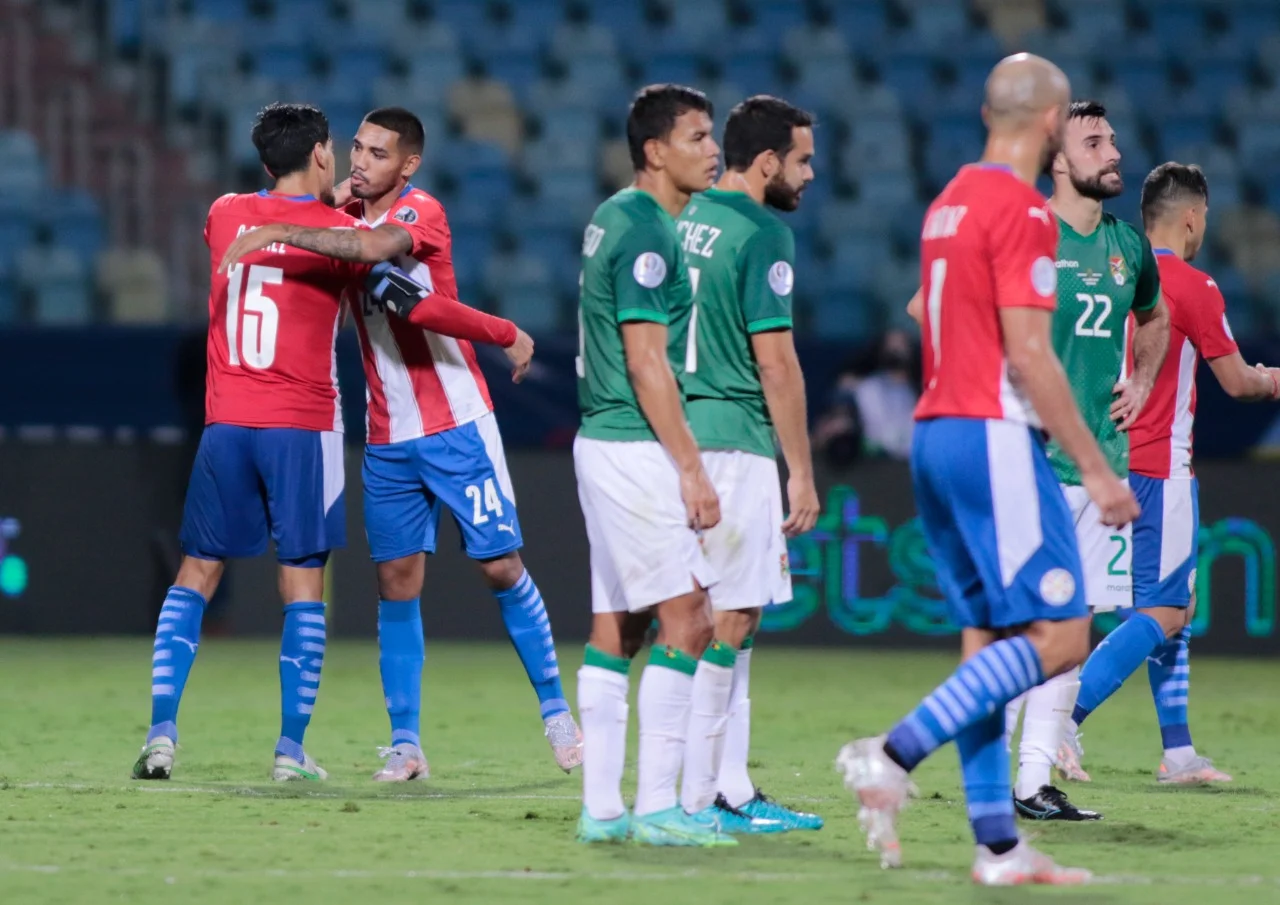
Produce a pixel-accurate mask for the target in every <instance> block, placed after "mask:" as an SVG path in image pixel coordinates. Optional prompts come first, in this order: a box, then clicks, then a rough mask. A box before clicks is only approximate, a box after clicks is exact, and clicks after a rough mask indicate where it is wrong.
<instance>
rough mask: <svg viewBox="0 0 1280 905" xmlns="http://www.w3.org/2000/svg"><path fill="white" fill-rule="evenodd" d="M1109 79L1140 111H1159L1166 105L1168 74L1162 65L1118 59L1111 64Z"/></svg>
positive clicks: (1168, 89) (1168, 90) (1168, 91)
mask: <svg viewBox="0 0 1280 905" xmlns="http://www.w3.org/2000/svg"><path fill="white" fill-rule="evenodd" d="M1111 77H1112V80H1113V81H1114V82H1115V83H1117V84H1119V85H1120V86H1122V87H1123V88H1124V90H1125V93H1127V94H1128V95H1129V97H1130V99H1131V100H1133V102H1134V103H1135V104H1136V105H1137V107H1138V109H1140V110H1143V111H1148V112H1153V111H1159V110H1162V109H1164V108H1165V107H1166V106H1167V104H1168V99H1169V95H1170V87H1169V72H1168V70H1167V69H1166V68H1165V66H1164V64H1163V63H1156V62H1139V61H1131V60H1126V59H1119V60H1117V61H1116V62H1115V63H1114V64H1113V68H1112V72H1111Z"/></svg>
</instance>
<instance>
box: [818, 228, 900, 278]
mask: <svg viewBox="0 0 1280 905" xmlns="http://www.w3.org/2000/svg"><path fill="white" fill-rule="evenodd" d="M889 255H890V248H889V240H888V239H887V238H885V237H884V236H866V235H857V234H852V235H847V236H841V237H840V238H839V239H837V240H836V241H835V242H834V243H833V245H832V250H831V266H830V268H829V269H828V270H827V274H826V277H827V287H826V288H827V291H828V292H868V291H870V290H871V289H872V288H873V287H874V286H875V283H876V272H877V271H878V270H879V268H880V265H881V263H882V262H884V261H885V260H886V259H888V258H889Z"/></svg>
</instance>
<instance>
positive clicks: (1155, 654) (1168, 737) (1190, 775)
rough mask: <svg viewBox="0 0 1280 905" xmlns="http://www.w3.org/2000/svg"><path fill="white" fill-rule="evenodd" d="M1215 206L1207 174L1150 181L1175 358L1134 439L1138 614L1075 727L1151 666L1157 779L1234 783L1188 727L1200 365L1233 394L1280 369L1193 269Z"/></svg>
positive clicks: (1084, 692) (1175, 173) (1145, 216)
mask: <svg viewBox="0 0 1280 905" xmlns="http://www.w3.org/2000/svg"><path fill="white" fill-rule="evenodd" d="M1208 208H1209V184H1208V182H1207V181H1206V180H1205V177H1204V173H1202V172H1201V171H1200V168H1199V167H1195V166H1185V165H1183V164H1180V163H1165V164H1161V165H1160V166H1158V167H1156V168H1155V169H1154V170H1152V171H1151V173H1150V175H1148V176H1147V179H1146V181H1145V182H1144V183H1143V186H1142V221H1143V224H1144V225H1145V227H1146V230H1147V238H1148V239H1149V241H1150V242H1151V245H1152V246H1153V247H1154V248H1155V255H1156V262H1157V264H1158V265H1159V267H1160V282H1161V284H1162V285H1163V287H1164V298H1165V303H1166V304H1167V305H1168V307H1169V318H1170V328H1169V355H1168V356H1167V357H1166V358H1165V362H1164V366H1163V367H1162V368H1161V369H1160V372H1159V374H1158V375H1157V377H1156V382H1155V386H1154V388H1153V389H1152V392H1151V398H1150V399H1149V400H1148V402H1147V405H1146V406H1145V407H1144V408H1143V410H1142V414H1141V415H1139V416H1138V420H1137V422H1136V423H1135V424H1134V425H1133V430H1132V431H1131V432H1130V442H1131V444H1132V454H1131V458H1130V462H1129V467H1130V470H1131V472H1132V475H1131V478H1130V481H1131V483H1132V485H1133V490H1134V494H1135V495H1136V496H1137V498H1138V501H1139V502H1140V503H1141V505H1142V515H1141V516H1139V517H1138V519H1137V521H1135V522H1134V524H1133V605H1134V609H1135V612H1134V613H1133V615H1132V616H1130V618H1129V619H1127V620H1126V621H1125V622H1124V623H1123V624H1121V625H1120V626H1119V627H1118V628H1117V629H1116V630H1115V631H1113V632H1112V633H1111V634H1110V635H1108V636H1107V643H1106V644H1104V645H1101V646H1099V647H1098V649H1097V650H1095V651H1094V652H1093V654H1092V656H1090V657H1089V659H1088V661H1086V662H1085V665H1084V669H1083V670H1082V672H1081V674H1080V695H1079V697H1078V698H1077V700H1076V704H1075V711H1074V713H1073V714H1072V725H1071V726H1070V727H1069V728H1070V729H1071V730H1073V731H1074V730H1075V729H1076V728H1077V727H1078V726H1079V724H1081V723H1083V722H1084V720H1085V718H1086V717H1087V716H1088V715H1089V714H1090V713H1092V712H1093V711H1094V710H1096V709H1097V708H1098V707H1099V706H1100V705H1101V704H1102V702H1103V701H1105V700H1106V699H1107V698H1109V697H1110V696H1111V695H1112V694H1114V693H1115V692H1116V691H1117V690H1118V689H1119V688H1120V686H1121V685H1122V684H1124V680H1125V679H1127V678H1128V677H1129V676H1130V675H1131V674H1132V673H1133V672H1134V670H1136V669H1137V668H1138V667H1139V666H1140V665H1141V664H1142V662H1143V661H1144V660H1146V661H1147V663H1148V666H1147V676H1148V678H1149V680H1150V682H1151V694H1152V697H1153V698H1154V699H1155V705H1156V715H1157V717H1158V718H1159V722H1160V735H1161V737H1162V741H1163V744H1164V758H1163V759H1162V760H1161V763H1160V768H1159V770H1158V771H1157V773H1156V777H1157V779H1158V780H1159V781H1160V782H1164V783H1199V782H1229V781H1230V780H1231V777H1230V776H1228V775H1227V774H1226V773H1223V772H1222V771H1220V770H1217V769H1215V768H1214V766H1213V764H1212V763H1211V762H1210V761H1209V759H1208V758H1207V757H1202V756H1200V755H1198V754H1197V753H1196V749H1195V746H1194V745H1193V744H1192V742H1191V730H1190V728H1188V724H1187V697H1188V690H1189V687H1188V683H1189V681H1190V677H1191V673H1190V666H1189V662H1188V644H1189V643H1190V640H1191V619H1192V617H1193V615H1194V613H1195V580H1196V571H1195V565H1196V539H1197V537H1198V535H1199V532H1200V487H1199V483H1198V482H1197V481H1196V478H1195V472H1194V471H1193V469H1192V467H1191V458H1192V456H1191V447H1192V425H1193V423H1194V420H1195V413H1196V368H1197V365H1198V363H1199V360H1200V358H1201V357H1203V358H1204V359H1205V360H1206V361H1207V362H1208V363H1209V367H1210V369H1212V371H1213V374H1214V376H1215V377H1216V378H1217V379H1218V382H1219V383H1220V384H1222V388H1223V389H1224V390H1226V391H1227V393H1228V394H1229V395H1230V396H1232V397H1233V398H1235V399H1240V400H1245V401H1252V402H1261V401H1266V400H1275V399H1277V398H1280V371H1277V369H1275V368H1266V367H1264V366H1262V365H1258V366H1257V367H1256V368H1251V367H1249V365H1247V364H1246V363H1245V361H1244V358H1242V357H1241V355H1240V350H1239V349H1238V348H1237V346H1236V343H1235V339H1234V338H1233V337H1232V335H1231V328H1230V327H1229V326H1228V324H1227V314H1226V303H1225V302H1224V301H1223V298H1222V293H1221V291H1219V289H1218V286H1217V284H1216V283H1214V281H1213V279H1212V278H1211V277H1210V276H1209V275H1208V274H1206V273H1204V272H1203V271H1200V270H1197V269H1196V268H1194V267H1192V266H1191V265H1190V264H1189V263H1188V262H1189V261H1192V260H1194V259H1195V256H1196V253H1197V252H1198V251H1199V250H1200V247H1201V245H1202V244H1203V242H1204V235H1205V228H1206V225H1207V222H1206V216H1207V213H1208Z"/></svg>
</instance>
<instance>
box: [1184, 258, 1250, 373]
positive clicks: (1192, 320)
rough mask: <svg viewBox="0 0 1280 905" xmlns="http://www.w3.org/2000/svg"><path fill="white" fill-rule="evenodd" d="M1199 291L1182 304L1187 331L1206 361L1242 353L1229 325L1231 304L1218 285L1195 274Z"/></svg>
mask: <svg viewBox="0 0 1280 905" xmlns="http://www.w3.org/2000/svg"><path fill="white" fill-rule="evenodd" d="M1193 276H1194V279H1195V283H1194V284H1193V285H1194V286H1195V292H1194V293H1191V294H1189V297H1188V298H1187V299H1186V301H1181V300H1180V304H1179V305H1178V309H1179V315H1180V317H1179V320H1185V322H1186V324H1185V332H1186V334H1187V336H1189V337H1190V338H1191V342H1192V343H1193V344H1194V345H1195V347H1196V349H1197V350H1198V351H1199V352H1200V355H1201V357H1203V358H1204V359H1205V360H1206V361H1210V360H1212V359H1214V358H1221V357H1222V356H1224V355H1231V354H1233V353H1235V352H1237V351H1239V347H1238V346H1237V345H1236V341H1235V337H1234V336H1232V335H1231V325H1230V324H1228V323H1227V303H1226V300H1225V299H1223V297H1222V290H1220V289H1219V288H1218V284H1217V283H1215V282H1214V281H1213V280H1211V279H1209V277H1207V276H1205V275H1204V274H1202V273H1199V272H1196V273H1194V274H1193Z"/></svg>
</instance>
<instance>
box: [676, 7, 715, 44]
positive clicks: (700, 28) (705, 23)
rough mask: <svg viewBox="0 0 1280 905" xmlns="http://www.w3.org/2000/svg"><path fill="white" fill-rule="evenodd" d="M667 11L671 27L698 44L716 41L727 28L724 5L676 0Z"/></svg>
mask: <svg viewBox="0 0 1280 905" xmlns="http://www.w3.org/2000/svg"><path fill="white" fill-rule="evenodd" d="M669 9H670V13H669V15H670V22H671V27H672V28H673V29H674V30H675V31H677V32H679V33H681V34H687V35H692V36H694V38H695V39H696V40H697V41H698V43H699V44H705V43H708V42H710V41H715V40H718V39H719V38H720V37H721V36H722V35H723V34H724V33H725V31H726V30H727V29H728V27H729V23H728V21H727V19H726V17H725V10H726V5H725V4H724V3H718V2H714V0H713V2H705V0H704V2H697V0H676V2H673V3H671V4H669Z"/></svg>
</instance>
